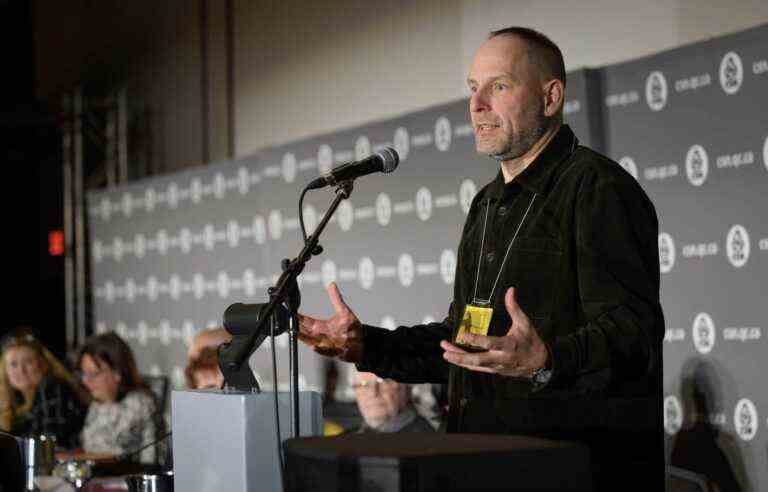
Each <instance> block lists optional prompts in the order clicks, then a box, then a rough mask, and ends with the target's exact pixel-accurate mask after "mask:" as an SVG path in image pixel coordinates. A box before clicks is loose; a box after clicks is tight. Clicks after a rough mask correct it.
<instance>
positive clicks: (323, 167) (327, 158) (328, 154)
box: [317, 144, 333, 174]
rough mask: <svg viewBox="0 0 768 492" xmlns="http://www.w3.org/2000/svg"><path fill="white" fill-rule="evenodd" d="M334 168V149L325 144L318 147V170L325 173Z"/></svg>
mask: <svg viewBox="0 0 768 492" xmlns="http://www.w3.org/2000/svg"><path fill="white" fill-rule="evenodd" d="M332 168H333V149H331V146H330V145H327V144H323V145H321V146H320V147H319V148H318V149H317V172H319V173H320V174H325V173H327V172H329V171H330V170H331V169H332Z"/></svg>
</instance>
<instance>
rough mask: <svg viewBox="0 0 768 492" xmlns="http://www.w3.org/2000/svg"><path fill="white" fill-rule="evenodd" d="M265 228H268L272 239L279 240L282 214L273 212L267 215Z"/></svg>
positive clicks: (281, 233)
mask: <svg viewBox="0 0 768 492" xmlns="http://www.w3.org/2000/svg"><path fill="white" fill-rule="evenodd" d="M267 227H268V228H269V235H270V236H271V237H272V239H280V238H281V237H283V214H281V213H280V211H279V210H273V211H271V212H270V213H269V219H267Z"/></svg>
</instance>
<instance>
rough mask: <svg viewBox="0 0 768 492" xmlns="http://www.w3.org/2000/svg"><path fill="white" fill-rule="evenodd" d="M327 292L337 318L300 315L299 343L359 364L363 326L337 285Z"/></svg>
mask: <svg viewBox="0 0 768 492" xmlns="http://www.w3.org/2000/svg"><path fill="white" fill-rule="evenodd" d="M325 290H327V291H328V297H330V298H331V304H332V305H333V310H334V311H335V314H334V315H333V316H331V317H330V318H328V319H325V320H323V319H315V318H312V317H310V316H306V315H303V314H299V340H301V341H302V342H304V343H306V344H307V345H309V346H310V347H312V348H313V349H314V350H315V352H317V353H318V354H321V355H327V356H329V357H338V358H340V359H341V360H344V361H347V362H359V361H360V360H361V359H362V356H363V325H362V324H361V323H360V320H359V319H358V318H357V316H356V315H355V313H353V312H352V310H351V309H349V306H347V305H346V303H345V302H344V299H342V297H341V292H339V288H338V287H337V286H336V283H335V282H331V283H330V284H329V285H328V287H326V289H325Z"/></svg>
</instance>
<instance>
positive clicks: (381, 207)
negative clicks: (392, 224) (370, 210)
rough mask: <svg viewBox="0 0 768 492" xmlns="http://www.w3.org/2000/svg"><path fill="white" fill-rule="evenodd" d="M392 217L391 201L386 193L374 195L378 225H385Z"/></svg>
mask: <svg viewBox="0 0 768 492" xmlns="http://www.w3.org/2000/svg"><path fill="white" fill-rule="evenodd" d="M391 218H392V201H391V200H390V199H389V195H387V194H386V193H379V196H377V197H376V220H377V221H378V222H379V225H381V226H386V225H387V224H389V220H390V219H391Z"/></svg>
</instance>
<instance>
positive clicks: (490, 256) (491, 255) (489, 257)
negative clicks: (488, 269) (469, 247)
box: [485, 251, 496, 263]
mask: <svg viewBox="0 0 768 492" xmlns="http://www.w3.org/2000/svg"><path fill="white" fill-rule="evenodd" d="M485 259H486V261H488V263H493V260H495V259H496V253H494V252H493V251H491V252H490V253H487V254H486V255H485Z"/></svg>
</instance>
